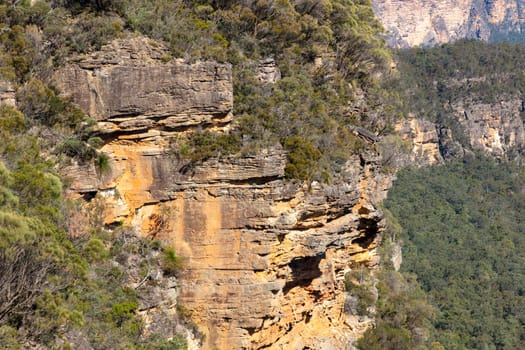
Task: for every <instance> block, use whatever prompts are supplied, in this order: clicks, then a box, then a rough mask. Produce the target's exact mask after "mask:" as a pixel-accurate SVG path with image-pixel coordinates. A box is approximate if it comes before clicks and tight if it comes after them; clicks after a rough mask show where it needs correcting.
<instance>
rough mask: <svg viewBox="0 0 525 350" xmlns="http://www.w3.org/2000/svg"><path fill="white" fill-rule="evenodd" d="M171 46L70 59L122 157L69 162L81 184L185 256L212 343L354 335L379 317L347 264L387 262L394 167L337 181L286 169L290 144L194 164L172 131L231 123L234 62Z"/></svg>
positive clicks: (359, 163) (76, 191) (112, 221)
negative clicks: (104, 166)
mask: <svg viewBox="0 0 525 350" xmlns="http://www.w3.org/2000/svg"><path fill="white" fill-rule="evenodd" d="M159 47H160V46H158V45H156V44H155V45H153V44H151V43H150V42H149V41H147V40H146V39H143V38H135V39H128V40H117V41H115V42H113V43H112V44H111V45H108V46H106V47H105V48H103V50H102V51H101V52H97V53H94V54H91V55H86V56H80V57H77V58H76V59H75V60H74V61H70V62H69V63H68V64H67V66H66V67H65V68H64V69H62V70H61V71H59V72H58V73H57V75H56V77H55V79H56V81H57V84H58V85H59V86H60V87H61V90H62V91H63V92H64V93H66V94H68V95H70V96H71V97H72V98H73V99H74V100H75V101H77V102H78V103H79V105H80V106H81V107H82V108H83V109H84V110H85V111H86V112H87V113H88V114H89V115H90V116H91V117H92V118H94V119H96V120H97V125H96V130H98V132H99V134H100V135H103V137H104V140H105V144H104V146H103V147H102V148H101V151H102V152H103V153H104V154H106V155H107V156H108V158H109V164H110V170H109V171H108V172H105V173H100V171H99V170H98V169H96V168H95V167H93V166H89V165H87V166H82V167H81V166H71V167H70V168H68V169H66V170H64V172H65V173H67V174H66V175H69V176H70V179H71V181H70V182H71V186H70V192H71V195H73V196H77V197H83V198H85V200H86V201H87V202H88V203H87V204H86V205H88V206H89V205H90V204H89V203H95V202H102V203H103V210H104V221H105V223H106V224H107V225H108V226H109V227H111V226H114V225H122V224H124V225H127V226H131V227H133V228H134V230H135V232H136V233H137V234H139V235H141V236H146V237H152V238H158V239H162V240H163V241H165V242H167V243H168V244H169V245H171V246H172V247H174V248H175V250H176V252H177V254H179V255H180V256H182V257H184V259H185V263H184V266H185V269H184V273H183V274H182V276H181V278H180V283H181V287H180V290H179V295H178V300H179V302H180V303H181V304H182V305H184V306H185V307H186V308H187V309H188V310H190V311H191V314H192V316H191V317H192V320H193V322H195V323H196V324H197V325H198V327H199V329H200V331H202V332H203V333H204V334H205V342H204V344H203V348H204V349H213V348H219V349H262V348H265V349H282V348H286V349H304V348H313V349H347V348H351V347H352V346H351V344H352V342H353V341H354V340H355V339H357V337H359V336H360V335H361V334H362V333H363V332H364V331H365V330H366V329H367V327H369V326H370V325H371V324H372V322H373V320H372V319H371V318H369V317H366V316H359V315H354V314H352V312H351V311H350V310H348V309H345V300H346V298H347V296H346V293H345V290H344V276H345V273H346V272H348V271H350V270H351V269H353V268H356V267H359V266H369V267H374V266H375V265H377V261H378V258H377V253H376V247H377V244H378V240H379V237H380V235H379V233H380V232H381V230H383V222H382V213H381V212H380V211H379V210H378V209H377V207H376V204H377V203H378V202H379V201H380V200H381V199H382V198H384V196H385V195H386V189H387V188H388V187H389V186H390V181H391V178H390V176H386V175H382V174H381V173H380V172H379V171H378V164H379V163H380V159H379V156H378V155H377V154H376V153H374V152H372V151H368V152H364V153H363V154H362V155H361V156H360V157H358V156H356V157H354V158H352V160H351V161H349V162H348V163H347V164H346V166H345V167H344V168H343V170H342V173H341V176H340V178H338V179H337V180H336V181H334V183H333V184H331V185H320V184H318V183H316V182H314V183H310V184H302V183H293V182H288V181H285V180H284V167H285V163H286V155H285V154H284V152H283V150H282V149H280V148H273V149H266V150H263V151H261V152H260V153H259V154H257V155H244V156H241V155H237V156H229V157H222V158H220V159H209V160H207V161H205V162H203V163H200V164H194V165H193V166H188V163H187V162H186V161H185V160H184V159H180V158H179V157H177V156H175V155H174V152H172V149H171V147H172V146H171V145H172V144H173V143H172V142H171V140H172V139H176V138H177V135H179V134H180V133H181V132H191V130H193V129H195V128H197V127H199V128H208V127H211V128H216V129H218V130H227V129H228V122H229V120H231V118H232V114H231V108H232V83H231V68H230V66H229V65H225V64H218V63H212V62H197V63H193V64H189V63H185V62H182V61H174V62H172V61H169V62H165V61H166V59H163V57H165V53H163V51H162V48H159ZM93 198H95V199H97V200H96V201H94V200H93ZM90 201H91V202H90ZM145 320H146V323H147V324H148V317H146V319H145Z"/></svg>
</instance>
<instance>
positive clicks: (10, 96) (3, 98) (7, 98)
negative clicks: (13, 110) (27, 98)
mask: <svg viewBox="0 0 525 350" xmlns="http://www.w3.org/2000/svg"><path fill="white" fill-rule="evenodd" d="M2 104H6V105H9V106H13V107H14V106H16V95H15V89H13V86H12V85H11V84H10V83H9V82H7V81H4V80H0V105H2Z"/></svg>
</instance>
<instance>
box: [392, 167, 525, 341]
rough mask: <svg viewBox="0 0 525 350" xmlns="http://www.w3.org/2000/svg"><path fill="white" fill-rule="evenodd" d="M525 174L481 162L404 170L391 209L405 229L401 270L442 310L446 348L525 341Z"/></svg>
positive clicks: (438, 333)
mask: <svg viewBox="0 0 525 350" xmlns="http://www.w3.org/2000/svg"><path fill="white" fill-rule="evenodd" d="M524 189H525V172H524V170H523V168H522V167H518V166H515V165H513V164H511V163H505V162H497V161H495V160H492V159H488V158H484V157H476V158H472V159H465V160H456V161H453V162H450V163H447V164H446V165H444V166H434V167H430V168H426V169H406V170H403V171H401V172H400V174H399V176H398V180H397V181H396V182H395V185H394V187H393V188H392V189H391V191H390V193H389V197H388V200H387V201H386V203H385V205H386V207H387V208H388V209H389V210H390V211H391V212H392V214H393V215H394V216H395V217H396V218H397V220H398V222H399V224H400V225H401V227H402V231H401V237H400V238H401V240H402V242H403V260H404V261H403V264H402V270H404V271H408V272H411V273H414V274H415V275H416V276H417V279H418V281H419V283H420V284H421V286H422V288H423V290H424V291H426V292H427V293H428V296H429V300H430V303H431V304H432V305H434V307H436V309H437V310H438V312H437V314H436V317H435V319H434V321H433V326H434V327H435V330H434V336H435V338H436V339H438V340H439V342H440V343H441V344H442V345H443V346H444V347H445V348H446V349H519V348H520V347H522V346H523V343H524V342H525V333H524V330H525V314H524V310H525V294H524V288H525V266H524V264H523V261H524V259H525V256H524V254H525V253H524V251H525V250H524V248H525V231H524V227H525V226H524V225H523V219H524V218H525V212H524V210H525V192H524Z"/></svg>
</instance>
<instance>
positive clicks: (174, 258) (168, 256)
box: [162, 248, 184, 276]
mask: <svg viewBox="0 0 525 350" xmlns="http://www.w3.org/2000/svg"><path fill="white" fill-rule="evenodd" d="M183 263H184V259H183V258H182V257H180V256H178V255H177V254H176V253H175V250H174V249H173V248H166V249H165V250H164V253H163V257H162V270H163V271H164V273H165V274H166V275H170V276H176V275H177V274H178V273H179V272H180V271H181V270H182V267H183Z"/></svg>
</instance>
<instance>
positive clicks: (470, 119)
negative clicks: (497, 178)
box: [453, 98, 525, 158]
mask: <svg viewBox="0 0 525 350" xmlns="http://www.w3.org/2000/svg"><path fill="white" fill-rule="evenodd" d="M453 108H454V110H455V117H456V119H457V120H458V121H459V122H460V123H461V125H462V126H463V129H464V130H465V132H466V134H467V137H468V139H469V141H470V146H471V147H472V149H474V150H479V151H482V152H484V153H486V154H490V155H493V156H495V157H498V158H502V157H506V156H512V154H513V153H521V152H522V151H523V150H524V149H525V130H524V127H523V119H522V115H523V101H522V100H521V99H518V98H508V99H505V100H501V101H498V102H496V103H494V104H488V103H465V102H462V103H456V104H455V105H453Z"/></svg>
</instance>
